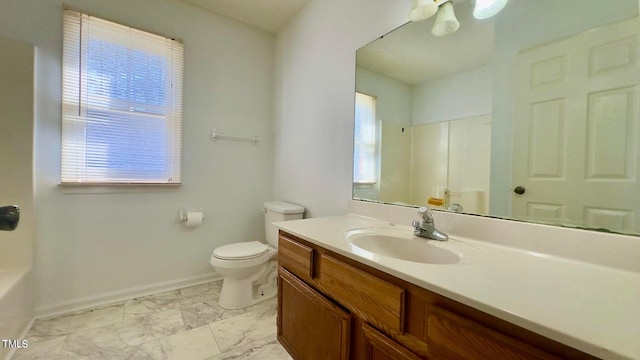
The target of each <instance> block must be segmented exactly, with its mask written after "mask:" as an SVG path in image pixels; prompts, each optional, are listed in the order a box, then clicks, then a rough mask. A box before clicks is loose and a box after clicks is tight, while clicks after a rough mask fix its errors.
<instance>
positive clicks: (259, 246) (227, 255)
mask: <svg viewBox="0 0 640 360" xmlns="http://www.w3.org/2000/svg"><path fill="white" fill-rule="evenodd" d="M267 249H268V247H267V245H265V244H263V243H261V242H260V241H246V242H239V243H235V244H229V245H223V246H220V247H218V248H216V249H215V250H213V256H215V257H217V258H218V259H222V260H242V259H251V258H254V257H258V256H260V255H262V254H264V253H266V252H267Z"/></svg>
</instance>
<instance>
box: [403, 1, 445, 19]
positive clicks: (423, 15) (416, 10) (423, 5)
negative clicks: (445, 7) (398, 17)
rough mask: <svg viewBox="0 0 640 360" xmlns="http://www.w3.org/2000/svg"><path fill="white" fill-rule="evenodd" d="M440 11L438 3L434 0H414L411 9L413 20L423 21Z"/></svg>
mask: <svg viewBox="0 0 640 360" xmlns="http://www.w3.org/2000/svg"><path fill="white" fill-rule="evenodd" d="M437 11H438V4H437V3H436V2H435V1H434V0H413V6H412V7H411V10H410V11H409V19H410V20H411V21H422V20H427V19H428V18H430V17H432V16H433V15H434V14H435V13H436V12H437Z"/></svg>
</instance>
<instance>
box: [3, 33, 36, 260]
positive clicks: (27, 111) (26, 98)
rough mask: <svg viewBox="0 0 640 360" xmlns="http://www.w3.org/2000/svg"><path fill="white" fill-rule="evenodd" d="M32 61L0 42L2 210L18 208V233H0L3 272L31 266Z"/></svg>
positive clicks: (24, 48) (13, 44)
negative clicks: (12, 207) (13, 206)
mask: <svg viewBox="0 0 640 360" xmlns="http://www.w3.org/2000/svg"><path fill="white" fill-rule="evenodd" d="M33 61H34V48H33V46H32V45H29V44H26V43H23V42H20V41H15V40H11V39H5V38H0V79H1V80H0V206H5V205H18V206H19V207H20V223H19V226H18V228H17V229H16V230H15V231H12V232H8V231H7V232H5V231H0V269H7V268H18V267H32V266H33V243H34V237H35V235H34V218H33V97H34V92H33V76H34V75H33V70H34V69H33Z"/></svg>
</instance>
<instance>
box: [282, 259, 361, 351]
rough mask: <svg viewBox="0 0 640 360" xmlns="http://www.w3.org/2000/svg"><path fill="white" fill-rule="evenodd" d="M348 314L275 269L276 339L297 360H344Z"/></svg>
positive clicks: (306, 286) (292, 277) (296, 280)
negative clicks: (276, 279)
mask: <svg viewBox="0 0 640 360" xmlns="http://www.w3.org/2000/svg"><path fill="white" fill-rule="evenodd" d="M350 322H351V316H350V315H349V313H347V312H346V311H344V310H343V309H342V308H340V307H339V306H337V305H335V304H334V303H332V302H331V301H330V300H328V299H327V298H325V297H324V296H323V295H321V294H320V293H318V292H317V291H315V290H314V289H313V288H311V287H310V286H309V285H307V284H305V283H304V282H303V281H302V280H300V279H298V278H297V277H295V275H293V274H291V273H290V272H288V271H287V270H285V269H284V268H282V267H280V268H279V269H278V341H280V343H281V344H282V346H284V348H285V349H287V351H288V352H289V354H290V355H291V356H292V357H293V358H294V359H296V360H315V359H318V360H327V359H336V360H338V359H339V360H347V359H348V358H349V341H350V337H349V335H350Z"/></svg>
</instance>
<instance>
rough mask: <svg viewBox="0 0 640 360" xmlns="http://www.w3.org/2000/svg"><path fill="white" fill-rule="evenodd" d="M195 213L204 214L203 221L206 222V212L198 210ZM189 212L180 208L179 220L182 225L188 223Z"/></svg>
mask: <svg viewBox="0 0 640 360" xmlns="http://www.w3.org/2000/svg"><path fill="white" fill-rule="evenodd" d="M195 212H199V213H201V214H202V220H204V212H203V211H202V209H198V210H196V211H195ZM188 214H189V211H187V210H185V208H180V209H178V220H179V221H180V222H181V223H186V222H187V220H188V219H189V216H188Z"/></svg>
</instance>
